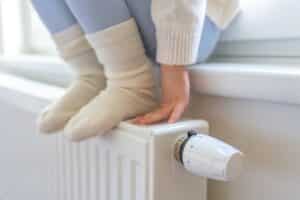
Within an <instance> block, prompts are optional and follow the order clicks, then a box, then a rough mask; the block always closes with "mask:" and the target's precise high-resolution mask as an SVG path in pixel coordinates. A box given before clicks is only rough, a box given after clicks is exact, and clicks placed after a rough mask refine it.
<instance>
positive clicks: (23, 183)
mask: <svg viewBox="0 0 300 200" xmlns="http://www.w3.org/2000/svg"><path fill="white" fill-rule="evenodd" d="M0 121H1V126H0V127H1V140H0V199H1V200H6V199H7V200H20V199H24V200H29V199H31V200H36V199H43V200H54V199H56V198H55V197H54V196H53V195H52V194H53V193H52V192H51V190H52V186H51V184H50V183H51V180H49V178H50V177H51V175H50V176H49V173H52V171H51V170H53V169H54V168H53V167H54V166H53V164H54V162H53V159H54V157H53V156H54V155H55V154H54V152H51V150H52V149H55V148H49V147H51V145H53V144H54V143H53V142H54V141H53V139H52V137H44V138H43V137H42V136H41V137H37V133H36V131H35V116H34V115H32V114H31V113H28V112H25V111H23V110H19V109H17V108H15V107H13V106H11V105H8V104H6V103H4V102H2V101H1V102H0ZM52 177H53V176H52Z"/></svg>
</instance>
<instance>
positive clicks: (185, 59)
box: [152, 0, 240, 65]
mask: <svg viewBox="0 0 300 200" xmlns="http://www.w3.org/2000/svg"><path fill="white" fill-rule="evenodd" d="M239 10H240V5H239V0H193V1H186V0H152V16H153V21H154V24H155V27H156V33H157V56H156V59H157V62H159V63H161V64H169V65H190V64H194V63H195V62H196V58H197V54H198V48H199V45H200V40H201V35H202V31H203V23H204V20H205V17H206V15H208V16H209V17H210V18H211V19H212V21H213V22H214V23H215V24H216V25H217V26H218V27H219V28H221V29H225V28H226V27H227V26H228V25H229V24H230V22H231V21H232V20H233V18H234V17H235V16H236V15H237V14H238V12H239Z"/></svg>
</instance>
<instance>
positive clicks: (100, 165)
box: [56, 136, 147, 200]
mask: <svg viewBox="0 0 300 200" xmlns="http://www.w3.org/2000/svg"><path fill="white" fill-rule="evenodd" d="M144 145H146V143H145V142H144V141H142V140H141V143H140V144H137V146H140V147H143V146H144ZM121 146H122V145H120V144H119V142H118V148H114V147H115V145H114V144H112V143H111V142H105V141H99V140H90V141H87V142H84V143H80V144H76V143H71V142H69V141H67V140H66V139H65V138H64V137H63V136H57V165H56V166H57V170H56V173H57V174H56V176H57V183H56V193H57V197H58V198H57V199H58V200H82V199H84V200H147V172H146V168H145V166H144V165H142V164H143V163H144V162H145V157H142V159H141V160H135V159H132V158H133V157H139V156H128V155H127V154H124V152H120V149H122V147H121ZM133 147H135V148H136V145H133ZM126 148H127V147H126ZM142 149H143V148H142ZM118 150H119V151H118ZM137 150H138V149H137ZM125 153H126V152H125ZM144 155H145V156H146V154H144Z"/></svg>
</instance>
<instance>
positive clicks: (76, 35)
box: [38, 25, 106, 133]
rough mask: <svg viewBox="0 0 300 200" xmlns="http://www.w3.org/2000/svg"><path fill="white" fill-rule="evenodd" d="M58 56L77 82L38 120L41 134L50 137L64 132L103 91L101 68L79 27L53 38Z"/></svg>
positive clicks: (103, 80)
mask: <svg viewBox="0 0 300 200" xmlns="http://www.w3.org/2000/svg"><path fill="white" fill-rule="evenodd" d="M53 39H54V41H55V42H56V45H57V49H58V50H59V53H60V54H61V56H62V57H63V58H64V60H65V61H66V62H67V63H68V64H69V65H70V66H71V67H72V69H73V71H74V72H75V75H76V76H77V78H76V79H75V81H74V82H73V84H72V85H71V87H70V88H69V89H68V90H67V91H66V93H65V95H64V96H63V97H61V98H60V99H59V100H58V101H56V102H54V103H53V104H51V105H50V106H48V107H47V108H46V109H45V111H44V112H42V114H41V115H40V116H39V119H38V126H39V130H40V131H41V132H42V133H52V132H56V131H59V130H61V129H63V128H64V126H65V124H66V123H67V122H68V121H69V119H70V118H71V117H72V116H73V115H75V114H76V113H77V112H78V111H79V110H80V108H81V107H82V106H85V105H86V104H88V103H89V102H90V100H91V99H92V98H94V97H95V96H96V95H98V94H99V92H100V91H101V90H102V89H104V88H105V82H106V80H105V76H104V72H103V66H102V65H101V64H100V63H99V62H98V59H97V56H96V54H95V51H94V50H93V48H92V47H91V45H90V44H89V42H88V41H87V39H86V38H85V37H84V33H83V31H82V30H81V28H80V26H78V25H74V26H72V27H70V28H68V29H67V30H65V31H63V32H60V33H57V34H55V35H54V37H53Z"/></svg>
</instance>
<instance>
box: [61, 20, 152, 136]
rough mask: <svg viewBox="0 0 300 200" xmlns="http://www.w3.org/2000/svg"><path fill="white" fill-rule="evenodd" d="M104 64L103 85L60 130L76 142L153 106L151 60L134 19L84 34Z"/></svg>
mask: <svg viewBox="0 0 300 200" xmlns="http://www.w3.org/2000/svg"><path fill="white" fill-rule="evenodd" d="M87 38H88V40H89V42H90V44H91V45H92V46H93V47H94V49H95V50H96V54H97V56H98V59H99V60H101V61H102V63H103V64H104V70H105V75H106V77H107V88H106V89H105V90H104V91H102V92H101V93H100V94H99V95H98V96H97V97H95V98H94V99H93V100H92V101H91V102H90V103H89V104H88V105H86V106H84V107H83V108H82V109H81V110H80V112H79V113H78V114H76V115H75V116H74V117H73V118H72V119H71V120H70V121H69V122H68V124H67V125H66V127H65V130H64V133H65V135H66V136H67V137H68V138H70V139H71V140H73V141H80V140H83V139H86V138H90V137H93V136H96V135H101V134H105V133H107V132H108V131H109V130H111V129H112V128H114V127H115V126H117V125H118V124H119V122H120V121H122V120H126V119H129V118H132V117H135V116H137V115H140V114H143V113H146V112H149V111H151V110H152V109H153V108H155V107H156V106H157V102H156V98H155V92H154V89H155V87H154V80H153V74H152V65H153V64H152V63H151V61H150V60H149V59H148V57H147V56H146V54H145V49H144V46H143V43H142V41H141V38H140V34H139V32H138V29H137V25H136V23H135V20H134V19H130V20H128V21H125V22H123V23H121V24H118V25H115V26H113V27H110V28H108V29H105V30H103V31H100V32H97V33H94V34H90V35H88V37H87Z"/></svg>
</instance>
